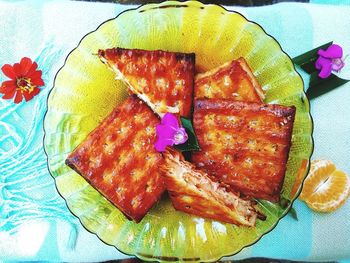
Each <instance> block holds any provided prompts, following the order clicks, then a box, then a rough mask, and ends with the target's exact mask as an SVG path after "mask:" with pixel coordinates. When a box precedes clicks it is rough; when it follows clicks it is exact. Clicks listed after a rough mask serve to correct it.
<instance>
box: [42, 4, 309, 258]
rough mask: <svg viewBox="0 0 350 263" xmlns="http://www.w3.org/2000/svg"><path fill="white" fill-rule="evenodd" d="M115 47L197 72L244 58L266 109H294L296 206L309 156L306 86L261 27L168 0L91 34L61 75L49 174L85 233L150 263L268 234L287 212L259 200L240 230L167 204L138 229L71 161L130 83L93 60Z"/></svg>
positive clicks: (50, 127)
mask: <svg viewBox="0 0 350 263" xmlns="http://www.w3.org/2000/svg"><path fill="white" fill-rule="evenodd" d="M111 47H124V48H138V49H152V50H153V49H162V50H168V51H176V52H194V53H196V67H197V71H199V72H202V71H205V70H208V69H211V68H214V67H216V66H218V65H221V64H222V63H224V62H226V61H228V60H232V59H237V58H239V57H244V58H245V59H246V60H247V62H248V63H249V65H250V66H251V68H252V70H253V72H254V74H255V75H256V77H257V79H258V81H259V82H260V84H261V85H262V87H263V89H264V90H265V92H266V102H267V103H278V104H283V105H294V106H296V108H297V114H296V119H295V124H294V130H293V138H292V148H291V151H290V157H289V161H288V165H287V173H286V178H285V182H284V186H283V191H282V196H283V197H284V198H286V199H289V200H291V201H293V200H294V199H295V198H296V197H297V195H298V193H299V191H300V184H301V182H302V181H303V178H304V177H305V176H306V174H307V171H308V166H309V158H310V155H311V153H312V149H313V143H312V135H311V134H312V121H311V117H310V114H309V102H308V100H307V98H306V96H305V94H304V91H303V82H302V79H301V78H300V76H299V75H298V73H297V72H296V71H295V69H294V66H293V63H292V62H291V60H290V58H289V57H288V56H287V55H286V54H285V53H284V52H283V51H282V50H281V47H280V46H279V44H278V43H277V42H276V40H274V39H273V38H272V37H270V36H268V35H267V34H266V33H265V32H264V30H263V29H262V28H261V27H260V26H259V25H257V24H256V23H253V22H250V21H248V20H247V19H246V18H244V17H243V16H242V15H241V14H239V13H236V12H229V11H226V10H225V9H224V8H222V7H220V6H217V5H204V4H202V3H200V2H196V1H190V2H176V1H169V2H163V3H161V4H148V5H144V6H141V7H140V8H137V9H134V10H128V11H126V12H123V13H122V14H120V15H119V16H118V17H116V18H115V19H112V20H108V21H106V22H105V23H103V24H102V25H101V26H100V27H99V28H98V29H97V30H96V31H94V32H91V33H89V34H88V35H86V36H85V37H84V38H83V39H82V40H81V42H80V44H79V45H78V47H77V48H76V49H74V50H73V51H72V52H71V53H70V54H69V56H68V57H67V60H66V62H65V64H64V66H63V67H62V68H61V69H60V71H59V72H58V74H57V76H56V79H55V83H54V87H53V89H52V91H51V93H50V95H49V99H48V111H47V114H46V117H45V122H44V128H45V140H44V145H45V151H46V153H47V155H48V163H49V170H50V172H51V174H52V176H53V177H54V179H55V181H56V186H57V189H58V191H59V193H60V194H61V195H62V197H63V198H64V199H65V200H66V202H67V205H68V207H69V209H70V210H71V211H72V213H73V214H74V215H76V216H77V217H78V218H79V219H80V221H81V223H82V224H83V225H84V226H85V228H86V229H88V230H89V231H91V232H92V233H95V234H96V235H97V236H98V237H99V238H100V239H101V240H102V241H104V242H105V243H107V244H110V245H113V246H115V247H116V248H118V249H119V250H120V251H122V252H123V253H126V254H130V255H136V256H137V257H139V258H141V259H143V260H158V261H178V260H180V261H213V260H217V259H219V258H220V257H222V256H227V255H232V254H235V253H237V252H239V251H240V250H241V249H242V248H243V247H245V246H248V245H251V244H253V243H254V242H256V241H257V240H258V239H259V238H260V237H261V236H262V235H263V234H265V233H267V232H269V231H270V230H271V229H273V227H274V226H275V225H276V224H277V222H278V221H279V219H280V218H282V217H283V216H284V215H285V214H286V213H287V212H288V210H289V208H290V205H289V206H287V207H285V208H282V207H280V206H279V205H276V204H272V203H269V202H266V201H261V202H259V206H260V208H261V209H262V210H263V211H264V213H265V214H266V215H267V220H266V221H260V220H258V221H257V224H256V227H254V228H247V227H238V226H235V225H230V224H224V223H220V222H216V221H212V220H208V219H203V218H200V217H196V216H191V215H188V214H185V213H181V212H178V211H175V210H174V208H173V207H172V205H171V203H170V201H169V200H168V199H166V198H165V199H162V200H161V201H160V202H159V203H158V204H157V205H156V206H155V207H154V208H152V210H151V211H150V212H149V213H148V214H147V216H146V217H145V218H144V219H143V220H142V222H141V223H139V224H135V223H133V222H131V221H128V220H127V219H126V218H125V217H124V216H123V214H122V213H121V212H120V211H119V210H118V209H117V208H115V207H114V206H113V205H112V204H111V203H109V202H108V201H107V200H106V199H105V198H104V197H102V196H101V195H100V194H99V193H98V192H97V191H96V190H95V189H94V188H92V187H91V186H90V185H89V184H88V183H87V182H86V181H85V180H84V179H83V178H82V177H81V176H79V175H78V174H77V173H75V172H74V171H73V170H71V169H70V168H68V167H67V166H66V165H65V164H64V161H65V158H66V157H67V155H68V154H69V153H70V152H71V151H72V150H73V149H74V148H75V147H76V146H77V145H78V144H79V143H80V142H81V141H82V140H83V139H84V138H85V137H86V136H87V134H88V133H89V132H90V131H91V130H93V129H94V128H95V127H96V126H97V125H98V124H99V122H100V121H101V120H102V119H103V118H104V117H105V116H106V115H107V114H108V113H109V112H110V111H111V110H112V108H114V107H115V106H116V105H117V104H118V103H120V102H121V101H123V100H124V99H125V98H126V97H127V91H126V87H125V85H124V84H123V83H122V82H120V81H118V80H115V79H114V74H113V72H111V71H110V70H109V69H107V68H106V66H105V65H104V64H102V63H101V62H100V61H99V58H98V57H97V56H96V55H95V54H96V53H97V51H98V49H105V48H111Z"/></svg>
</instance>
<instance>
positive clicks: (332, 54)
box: [317, 44, 343, 58]
mask: <svg viewBox="0 0 350 263" xmlns="http://www.w3.org/2000/svg"><path fill="white" fill-rule="evenodd" d="M317 54H318V55H320V56H322V57H325V58H342V57H343V49H342V47H341V46H339V45H336V44H332V45H330V46H329V47H328V48H327V49H326V50H323V49H320V50H319V51H318V52H317Z"/></svg>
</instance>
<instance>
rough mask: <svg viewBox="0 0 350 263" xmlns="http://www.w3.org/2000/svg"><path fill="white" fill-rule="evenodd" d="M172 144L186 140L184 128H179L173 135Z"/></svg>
mask: <svg viewBox="0 0 350 263" xmlns="http://www.w3.org/2000/svg"><path fill="white" fill-rule="evenodd" d="M174 139H175V140H174V144H175V145H178V144H183V143H185V142H186V141H187V140H188V135H187V133H186V130H185V129H184V128H179V129H178V130H177V131H176V133H175V135H174Z"/></svg>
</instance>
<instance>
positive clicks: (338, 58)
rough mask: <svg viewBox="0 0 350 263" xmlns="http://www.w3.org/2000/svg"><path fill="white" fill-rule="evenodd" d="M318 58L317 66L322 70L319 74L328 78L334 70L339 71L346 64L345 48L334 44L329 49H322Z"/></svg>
mask: <svg viewBox="0 0 350 263" xmlns="http://www.w3.org/2000/svg"><path fill="white" fill-rule="evenodd" d="M317 54H318V55H319V57H318V59H317V60H316V63H315V67H316V69H318V70H320V73H319V74H318V76H319V77H320V78H323V79H325V78H328V77H329V76H330V75H331V74H332V71H335V72H339V71H340V70H341V69H342V68H343V67H344V65H345V63H344V60H343V59H342V57H343V49H342V48H341V46H339V45H336V44H332V45H330V46H329V47H328V48H327V50H323V49H320V50H319V51H318V52H317Z"/></svg>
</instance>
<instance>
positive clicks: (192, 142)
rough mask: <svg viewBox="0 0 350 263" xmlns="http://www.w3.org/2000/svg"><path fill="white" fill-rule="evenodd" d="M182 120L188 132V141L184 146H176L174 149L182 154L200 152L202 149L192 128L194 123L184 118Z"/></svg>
mask: <svg viewBox="0 0 350 263" xmlns="http://www.w3.org/2000/svg"><path fill="white" fill-rule="evenodd" d="M180 120H181V124H182V126H183V127H184V128H185V130H186V133H187V135H188V140H187V141H186V142H185V143H184V144H179V145H175V146H174V147H175V148H176V149H178V150H179V151H181V152H189V151H199V150H200V147H199V144H198V140H197V137H196V134H195V132H194V129H193V126H192V122H191V121H190V120H189V119H186V118H184V117H180Z"/></svg>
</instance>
